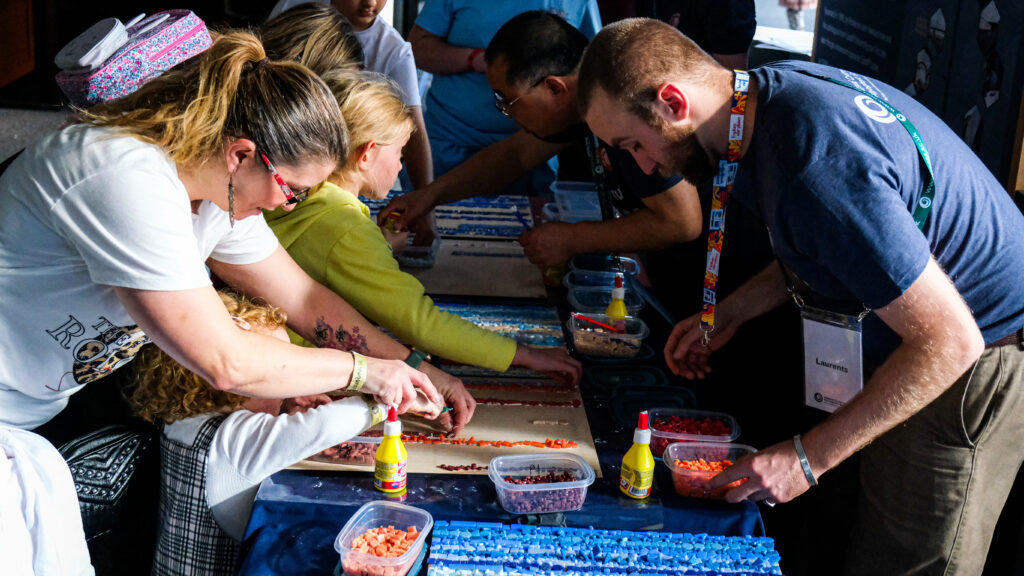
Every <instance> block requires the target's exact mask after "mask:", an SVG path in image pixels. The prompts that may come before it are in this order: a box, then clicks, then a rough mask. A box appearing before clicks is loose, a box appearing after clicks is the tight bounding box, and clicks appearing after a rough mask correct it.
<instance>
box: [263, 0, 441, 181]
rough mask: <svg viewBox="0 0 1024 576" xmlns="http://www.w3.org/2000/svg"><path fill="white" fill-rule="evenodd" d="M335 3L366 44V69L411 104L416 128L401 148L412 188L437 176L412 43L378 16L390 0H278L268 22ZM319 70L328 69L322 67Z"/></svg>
mask: <svg viewBox="0 0 1024 576" xmlns="http://www.w3.org/2000/svg"><path fill="white" fill-rule="evenodd" d="M309 3H316V4H323V5H328V4H330V5H333V6H334V7H335V8H336V9H337V10H338V11H339V12H341V13H342V14H343V15H344V16H345V18H346V19H348V21H349V22H351V23H352V26H353V28H355V31H356V32H355V34H356V37H357V38H359V41H360V42H361V43H362V45H363V53H364V55H365V69H366V70H369V71H371V72H379V73H381V74H384V75H385V76H387V77H389V78H391V79H392V80H394V81H395V83H396V84H398V87H399V89H400V90H401V96H402V102H404V103H405V105H406V106H408V107H409V112H410V114H411V115H412V119H413V124H414V126H415V130H414V131H413V134H412V137H411V138H409V143H408V144H406V145H405V147H404V148H403V149H402V154H403V160H404V161H405V168H406V171H407V172H408V174H409V181H410V182H411V183H412V187H413V189H419V188H422V187H424V186H426V185H427V184H430V183H431V182H432V181H433V180H434V164H433V159H432V157H431V151H430V140H429V139H428V137H427V126H426V124H425V123H424V121H423V110H422V108H421V105H420V92H419V83H418V81H417V76H416V61H415V60H414V58H413V54H412V46H411V45H410V44H409V43H408V42H406V41H405V39H404V38H402V35H401V34H400V33H399V32H398V30H395V27H394V26H392V25H390V24H388V23H387V22H385V21H384V20H383V19H382V18H378V16H379V15H380V12H381V10H383V9H384V6H385V5H386V4H387V0H333V1H331V0H279V1H278V3H277V4H276V5H275V6H274V9H273V10H272V11H271V12H270V19H269V20H268V22H267V23H268V24H270V22H271V21H273V19H274V18H276V17H278V16H279V15H281V14H282V13H284V12H286V11H289V10H291V9H292V8H293V7H296V6H300V5H302V4H309ZM320 72H326V70H322V71H320Z"/></svg>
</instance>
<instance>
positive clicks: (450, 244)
mask: <svg viewBox="0 0 1024 576" xmlns="http://www.w3.org/2000/svg"><path fill="white" fill-rule="evenodd" d="M403 270H404V271H405V272H408V273H409V274H411V275H413V276H415V277H416V278H417V279H418V280H419V281H420V282H421V283H423V286H424V288H425V289H426V291H427V294H431V295H441V296H484V297H495V298H544V297H545V296H546V295H547V291H546V289H545V288H544V278H543V275H542V274H541V270H540V269H539V268H537V267H536V266H534V265H533V264H531V263H530V261H529V260H527V258H526V255H525V254H524V253H523V247H522V246H520V245H519V244H518V243H517V242H508V241H498V240H452V239H448V238H445V239H443V240H442V241H441V247H440V249H438V254H437V259H436V262H435V264H434V267H433V268H403Z"/></svg>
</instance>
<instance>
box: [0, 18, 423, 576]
mask: <svg viewBox="0 0 1024 576" xmlns="http://www.w3.org/2000/svg"><path fill="white" fill-rule="evenodd" d="M80 120H81V122H79V123H77V124H74V125H72V126H69V127H67V128H64V129H63V130H61V131H59V132H57V133H54V134H52V135H50V136H48V137H46V138H44V139H43V140H42V141H41V142H39V143H38V144H37V145H36V146H34V147H32V148H30V149H29V150H27V151H26V152H25V153H24V154H22V155H21V156H20V157H19V158H18V159H17V160H15V161H14V163H13V164H12V165H11V166H10V167H9V168H8V169H7V170H6V172H4V174H3V176H2V177H0V294H3V297H2V298H0V318H2V322H0V516H3V512H4V505H5V503H10V502H12V501H16V500H17V498H18V495H17V494H13V493H11V492H8V490H9V489H11V485H12V482H7V483H5V482H4V481H3V480H4V479H5V478H4V477H3V476H5V475H7V476H8V477H12V478H14V477H17V476H18V474H19V469H18V468H17V466H21V467H22V468H21V470H22V471H25V470H27V468H26V467H30V466H31V465H33V464H38V467H37V468H38V469H37V470H36V471H35V472H36V473H37V474H38V475H40V476H41V477H43V478H44V479H45V480H46V482H44V484H52V488H53V492H54V493H57V494H63V495H64V496H65V500H66V501H69V502H74V501H75V494H74V488H73V487H72V486H71V478H70V476H69V473H68V469H67V467H66V466H64V467H63V469H61V467H60V466H56V467H55V466H53V465H52V463H53V461H54V458H51V457H50V455H48V454H43V453H42V452H45V446H42V445H43V444H45V442H42V443H41V442H40V440H41V439H40V438H39V437H38V436H36V435H34V434H32V433H30V432H27V431H31V430H34V429H38V428H39V427H41V426H43V425H44V424H46V423H47V422H48V421H50V420H51V419H52V418H54V416H56V415H57V414H58V413H59V412H60V411H61V410H62V409H63V408H64V407H65V406H66V405H67V403H68V400H69V397H70V396H71V395H72V394H74V393H75V392H77V391H79V390H81V389H82V387H84V386H85V385H86V384H88V383H91V382H93V381H96V380H100V379H102V378H104V377H106V376H108V375H110V374H111V373H113V372H114V371H116V370H117V369H118V368H120V367H122V366H123V365H125V364H127V363H128V362H129V361H131V359H132V358H133V357H134V355H135V353H136V352H137V351H138V349H139V348H140V347H141V346H142V345H143V344H145V343H147V342H150V341H152V342H155V343H156V344H157V345H158V346H159V347H160V348H162V349H163V350H164V351H166V352H167V353H168V354H170V355H171V356H172V357H174V358H175V360H177V361H178V362H180V363H181V364H182V365H183V366H185V367H186V368H188V369H190V370H192V371H193V372H195V373H196V374H198V375H199V376H201V377H202V378H203V379H204V380H205V381H206V382H208V383H209V385H210V386H212V387H214V388H216V389H219V390H224V391H230V392H233V393H236V394H240V395H243V396H251V397H266V398H281V397H292V396H302V395H309V394H316V393H322V392H326V391H330V390H335V389H339V388H349V389H353V390H357V389H358V390H360V391H361V392H363V393H366V394H372V395H374V396H376V398H377V399H378V400H379V401H381V402H384V403H394V404H398V405H399V409H400V410H404V409H405V407H406V406H407V405H408V404H409V403H410V402H411V401H412V400H413V398H414V397H415V396H416V394H417V392H422V393H424V394H425V395H426V396H427V397H428V398H429V399H430V400H431V401H433V402H434V403H436V404H438V410H440V406H441V405H442V402H443V400H442V398H441V397H440V395H439V394H438V393H437V390H436V389H435V388H434V386H433V385H432V384H431V382H430V379H429V378H428V376H427V375H425V374H424V373H422V372H419V371H416V370H414V369H412V368H410V367H409V366H407V365H406V364H405V363H404V362H403V361H402V360H403V359H406V358H407V357H408V356H409V355H410V352H409V350H407V349H405V348H404V347H403V346H401V345H400V344H398V343H397V342H396V341H394V340H392V339H391V338H389V337H387V336H386V335H384V334H383V333H381V332H380V331H379V330H377V329H376V328H374V327H373V326H372V325H371V324H369V323H368V322H367V321H366V320H365V319H364V318H363V317H362V316H361V315H360V314H359V313H358V312H356V311H355V310H354V309H353V308H352V307H351V306H349V305H348V304H346V303H345V302H344V301H343V300H342V299H341V298H340V297H338V296H337V295H335V294H334V293H333V292H331V291H330V290H328V289H327V288H324V287H323V286H321V285H320V284H317V283H316V282H314V281H313V280H312V279H310V278H309V276H307V275H306V274H305V273H304V272H303V271H302V269H301V268H299V267H298V266H297V265H296V264H295V262H294V261H292V259H291V257H289V256H288V253H287V252H285V250H284V249H283V248H281V246H280V244H279V243H278V241H277V239H276V238H275V237H274V234H273V233H272V232H271V231H270V229H269V228H268V227H267V225H266V223H265V222H264V220H263V217H262V216H261V211H262V210H263V209H274V208H276V207H278V206H286V207H287V206H289V205H293V204H294V203H296V202H298V201H301V200H302V199H303V198H304V197H305V194H306V191H307V190H308V189H309V187H310V186H313V185H314V184H317V183H319V182H322V181H323V180H325V179H326V178H327V176H328V175H329V174H330V173H331V172H332V171H333V170H334V169H335V167H336V162H337V159H338V158H344V157H346V156H347V153H348V150H347V148H348V134H347V132H346V130H345V128H344V126H345V123H344V120H343V119H342V117H341V114H340V112H339V110H338V105H337V102H336V101H335V99H334V97H333V95H332V94H331V92H330V91H329V90H328V89H327V87H326V86H325V85H324V84H323V82H322V81H321V80H320V79H319V78H318V77H317V76H315V75H314V74H313V73H312V72H310V71H309V70H308V69H306V68H305V67H303V66H301V65H299V64H295V63H287V62H270V61H268V60H267V58H266V56H265V54H264V51H263V48H262V46H261V45H260V43H259V41H257V40H256V39H255V38H254V37H252V36H251V35H249V34H244V33H232V34H226V35H223V36H221V37H220V38H219V39H218V40H217V41H216V42H215V43H214V45H213V46H212V47H211V48H209V49H208V50H207V51H206V52H204V53H203V54H201V55H200V56H197V57H196V58H194V59H193V60H192V61H189V62H188V63H186V64H185V65H183V66H180V67H179V68H178V69H175V70H172V71H170V72H168V73H165V74H164V75H162V76H160V77H158V78H156V79H153V80H151V81H149V82H148V83H147V84H146V85H144V86H143V87H141V88H140V89H139V90H138V91H137V92H135V93H133V94H131V95H129V96H126V97H124V98H122V99H119V100H115V101H112V102H109V103H105V104H101V105H98V106H95V107H93V108H91V109H89V110H86V111H83V112H81V113H80ZM208 269H209V271H212V272H213V273H214V274H216V275H217V276H218V277H220V278H221V279H223V280H224V281H225V282H226V283H227V284H229V285H230V286H231V287H233V288H235V289H236V290H238V291H240V292H243V293H245V294H246V295H247V296H248V297H250V298H253V297H257V298H262V299H264V300H266V301H267V302H269V303H272V304H273V305H275V306H277V307H280V308H281V309H282V310H283V311H284V312H286V313H287V315H288V318H289V326H290V327H292V328H293V329H294V330H295V332H297V333H298V334H300V335H302V336H303V337H304V338H305V339H306V340H307V341H309V342H313V343H316V344H318V345H320V346H322V347H323V348H319V349H318V348H304V347H299V346H293V345H290V344H288V343H284V342H281V341H279V340H277V339H275V338H272V337H269V336H266V335H262V334H260V333H258V332H255V331H253V332H246V331H244V330H238V328H237V327H236V325H235V323H234V322H233V321H232V320H231V318H230V317H229V316H228V314H227V312H226V311H225V309H224V306H223V304H222V303H221V301H220V298H219V297H218V295H217V293H216V291H215V290H214V288H213V286H212V285H211V281H210V277H209V274H208ZM350 351H351V352H350ZM364 355H365V356H364ZM378 358H391V359H392V360H381V359H378ZM41 451H42V452H41ZM50 452H52V455H53V456H56V453H55V452H53V451H52V448H50ZM15 454H20V456H17V457H16V456H15ZM5 455H6V458H4V456H5ZM47 458H48V459H47ZM57 458H58V460H59V457H57ZM44 460H46V461H45V462H44ZM46 462H49V464H47V463H46ZM21 483H22V484H23V485H25V482H24V476H22V482H21ZM68 491H70V496H68ZM53 501H56V500H53ZM70 516H73V517H74V518H69V519H70V520H72V521H71V522H68V523H66V525H63V526H59V527H58V526H50V527H49V529H50V530H51V531H56V530H64V531H65V532H67V533H66V534H61V535H56V536H55V535H54V534H50V536H51V537H52V536H55V537H56V538H57V539H60V540H61V546H54V547H53V548H45V547H44V548H38V549H37V550H39V551H37V552H36V558H35V559H34V560H33V561H36V562H41V563H42V564H38V563H37V564H36V565H35V570H36V573H61V574H78V573H82V574H85V573H91V571H92V569H91V568H90V567H89V566H88V564H89V558H88V554H87V553H84V556H83V551H84V549H85V546H84V539H83V538H82V537H81V536H82V528H81V525H80V524H76V523H75V522H74V520H77V514H71V515H70ZM5 518H7V517H5ZM26 522H27V525H29V526H31V525H32V523H31V522H28V521H26ZM76 534H77V537H76ZM49 540H50V541H51V542H52V541H54V538H49ZM10 542H13V541H9V543H10ZM0 548H3V546H0ZM43 550H45V551H46V554H44V553H43V552H41V551H43ZM47 555H48V557H46V558H43V557H42V556H47ZM47 562H49V563H47Z"/></svg>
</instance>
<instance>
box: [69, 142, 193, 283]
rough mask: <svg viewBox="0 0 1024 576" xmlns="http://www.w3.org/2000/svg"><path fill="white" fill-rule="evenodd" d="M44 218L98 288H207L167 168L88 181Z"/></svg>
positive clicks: (187, 212)
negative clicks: (83, 262) (86, 270)
mask: <svg viewBox="0 0 1024 576" xmlns="http://www.w3.org/2000/svg"><path fill="white" fill-rule="evenodd" d="M163 162H166V161H163ZM51 217H52V218H53V219H54V226H55V228H56V229H57V231H58V232H59V233H60V234H61V235H62V236H63V237H64V238H65V239H66V240H67V241H68V242H69V243H70V244H72V245H73V246H74V247H75V250H76V251H77V252H78V253H79V255H80V256H81V257H82V259H83V260H84V261H85V263H86V266H87V267H88V269H89V277H90V278H91V279H92V281H93V282H95V283H97V284H107V285H110V286H123V287H126V288H137V289H141V290H185V289H190V288H197V287H200V286H206V285H209V284H210V279H209V277H208V276H207V274H206V269H205V267H204V266H203V259H202V257H201V256H200V254H199V248H198V246H197V243H196V238H195V235H194V233H193V231H192V216H191V206H190V204H189V201H188V192H187V191H186V190H185V188H184V186H182V185H181V182H180V181H177V180H176V179H174V178H173V177H172V175H171V174H170V173H169V172H168V171H167V170H166V169H165V170H159V169H150V168H147V166H146V164H145V163H136V164H135V165H134V166H130V167H127V168H118V169H110V170H105V171H103V172H100V173H99V174H96V175H93V176H91V177H88V178H86V179H84V180H82V181H80V182H78V183H76V184H75V185H74V186H72V187H71V188H70V189H68V191H67V192H66V193H65V194H64V195H63V196H62V197H60V198H59V199H58V200H57V201H56V202H55V203H54V205H53V208H52V211H51Z"/></svg>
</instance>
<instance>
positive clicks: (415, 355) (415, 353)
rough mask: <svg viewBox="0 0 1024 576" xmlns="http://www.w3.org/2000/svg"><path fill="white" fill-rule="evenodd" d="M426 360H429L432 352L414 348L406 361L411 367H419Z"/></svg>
mask: <svg viewBox="0 0 1024 576" xmlns="http://www.w3.org/2000/svg"><path fill="white" fill-rule="evenodd" d="M424 360H426V361H428V362H429V361H430V354H427V353H426V352H424V351H422V350H417V349H415V348H413V349H412V352H410V353H409V357H408V358H406V359H405V363H406V364H408V365H409V367H410V368H419V367H420V364H422V363H423V361H424Z"/></svg>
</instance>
